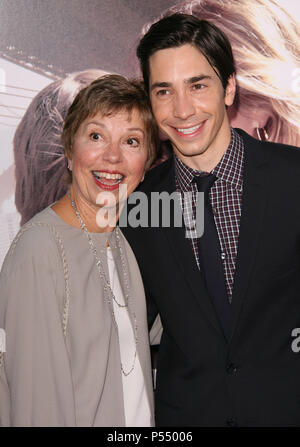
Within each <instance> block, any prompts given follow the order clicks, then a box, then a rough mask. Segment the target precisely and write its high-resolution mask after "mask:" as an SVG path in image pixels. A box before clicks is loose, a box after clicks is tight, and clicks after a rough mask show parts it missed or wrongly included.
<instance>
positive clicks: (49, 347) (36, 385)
mask: <svg viewBox="0 0 300 447" xmlns="http://www.w3.org/2000/svg"><path fill="white" fill-rule="evenodd" d="M42 242H43V241H41V242H40V243H39V238H37V239H35V240H32V244H31V245H32V246H28V244H26V243H25V244H24V243H20V244H18V245H17V246H16V247H15V250H14V253H13V254H9V255H8V256H7V257H6V260H5V262H4V265H3V268H2V271H1V274H0V327H1V328H2V329H4V331H5V334H6V352H4V354H3V355H2V363H1V365H0V426H74V425H76V423H75V410H74V394H73V386H72V376H71V369H70V362H69V356H68V352H67V347H66V341H65V337H64V333H63V330H62V306H61V303H62V299H63V297H62V295H63V293H64V287H63V280H61V276H62V278H63V275H62V273H61V272H62V270H61V268H62V267H61V265H60V259H59V256H58V255H57V254H55V250H53V246H51V247H49V246H48V245H49V238H48V242H47V244H46V245H44V246H43V244H42ZM44 243H45V241H44ZM54 245H55V244H54Z"/></svg>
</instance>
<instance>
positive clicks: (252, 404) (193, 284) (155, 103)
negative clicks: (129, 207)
mask: <svg viewBox="0 0 300 447" xmlns="http://www.w3.org/2000/svg"><path fill="white" fill-rule="evenodd" d="M137 54H138V57H139V59H140V62H141V67H142V71H143V76H144V80H145V83H146V86H147V88H148V90H149V96H150V100H151V104H152V109H153V113H154V115H155V118H156V120H157V123H158V126H159V128H160V130H161V131H162V132H163V133H164V134H165V135H166V136H167V137H168V138H169V140H170V142H171V144H172V147H173V152H174V155H173V156H172V157H171V158H170V159H169V160H167V161H166V162H164V163H163V164H161V165H160V166H158V167H157V168H154V169H153V170H152V171H150V172H149V174H148V176H147V177H146V180H145V182H144V184H143V187H142V191H144V192H145V193H146V194H147V195H148V197H149V200H150V196H151V193H153V192H159V193H161V192H167V193H170V194H171V193H173V192H174V191H179V192H180V193H182V194H183V193H184V192H191V193H192V194H191V195H190V196H189V199H188V200H187V201H184V204H183V206H184V213H185V222H186V223H187V222H189V221H190V220H192V217H193V212H195V207H196V201H195V197H196V193H197V191H203V192H204V194H205V198H206V199H205V205H204V219H205V224H204V234H203V236H202V237H200V238H199V239H196V238H194V239H191V238H187V237H186V229H185V228H184V227H181V228H180V227H176V226H175V225H172V222H171V226H170V227H169V228H166V227H163V226H159V227H157V228H143V227H138V228H130V227H128V228H125V229H124V231H125V234H126V237H127V238H128V240H129V242H130V244H131V246H132V248H133V250H134V253H135V255H136V257H137V260H138V262H139V265H140V269H141V272H142V276H143V280H144V285H145V289H146V295H147V298H148V310H149V312H148V313H149V323H150V325H151V324H152V322H153V321H154V318H155V316H156V315H157V313H159V315H160V317H161V320H162V324H163V335H162V339H161V345H160V350H159V358H158V374H157V388H156V422H157V424H158V425H164V426H180V425H183V426H299V425H300V353H299V354H297V350H298V349H297V343H295V340H294V338H293V336H295V334H299V333H300V329H299V331H297V328H299V327H300V207H299V206H298V202H299V193H300V174H299V173H300V151H299V149H297V148H294V147H288V146H284V145H279V144H273V143H268V142H263V141H257V140H255V139H253V138H251V137H250V136H249V135H247V134H246V133H245V132H243V131H241V130H238V129H237V130H233V129H231V128H230V126H229V121H228V117H227V114H226V108H227V107H228V106H230V105H231V104H232V103H233V100H234V96H235V90H236V85H235V78H234V73H235V69H234V62H233V57H232V52H231V48H230V44H229V42H228V40H227V38H226V36H225V35H224V34H223V33H222V32H221V31H220V30H219V29H218V28H216V27H215V26H213V25H212V24H210V23H208V22H206V21H201V20H198V19H197V18H195V17H193V16H188V15H180V14H176V15H172V16H169V17H167V18H164V19H162V20H161V21H159V22H157V23H156V24H154V25H153V26H152V27H151V28H150V30H149V31H148V33H147V34H146V35H145V36H144V37H143V38H142V40H141V42H140V44H139V47H138V50H137ZM295 347H296V349H295Z"/></svg>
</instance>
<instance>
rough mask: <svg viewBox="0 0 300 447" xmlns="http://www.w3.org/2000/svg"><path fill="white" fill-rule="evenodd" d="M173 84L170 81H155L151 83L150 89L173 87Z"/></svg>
mask: <svg viewBox="0 0 300 447" xmlns="http://www.w3.org/2000/svg"><path fill="white" fill-rule="evenodd" d="M171 86H172V84H171V83H170V82H154V84H152V85H151V88H150V90H151V91H152V90H154V89H155V88H164V87H165V88H168V87H171Z"/></svg>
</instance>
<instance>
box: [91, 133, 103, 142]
mask: <svg viewBox="0 0 300 447" xmlns="http://www.w3.org/2000/svg"><path fill="white" fill-rule="evenodd" d="M90 137H91V139H92V140H93V141H99V140H100V139H101V135H100V134H99V133H97V132H92V133H91V134H90Z"/></svg>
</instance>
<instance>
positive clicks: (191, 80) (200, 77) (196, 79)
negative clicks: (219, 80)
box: [184, 74, 212, 84]
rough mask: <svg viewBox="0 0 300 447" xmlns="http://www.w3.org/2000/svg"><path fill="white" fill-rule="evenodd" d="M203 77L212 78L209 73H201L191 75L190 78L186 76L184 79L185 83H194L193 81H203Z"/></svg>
mask: <svg viewBox="0 0 300 447" xmlns="http://www.w3.org/2000/svg"><path fill="white" fill-rule="evenodd" d="M205 79H208V80H209V79H212V77H211V76H209V75H205V74H201V75H197V76H192V77H191V78H188V79H186V80H185V81H184V83H185V84H195V82H199V81H203V80H205Z"/></svg>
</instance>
